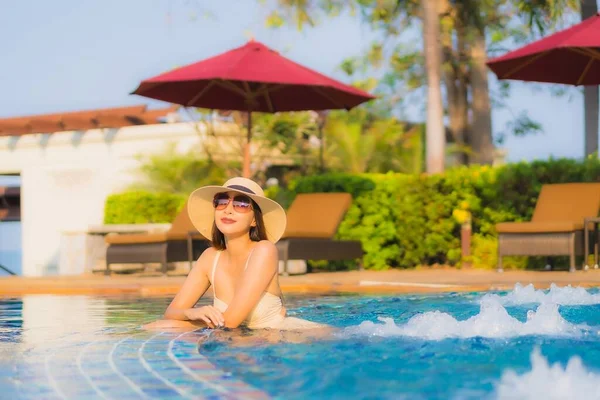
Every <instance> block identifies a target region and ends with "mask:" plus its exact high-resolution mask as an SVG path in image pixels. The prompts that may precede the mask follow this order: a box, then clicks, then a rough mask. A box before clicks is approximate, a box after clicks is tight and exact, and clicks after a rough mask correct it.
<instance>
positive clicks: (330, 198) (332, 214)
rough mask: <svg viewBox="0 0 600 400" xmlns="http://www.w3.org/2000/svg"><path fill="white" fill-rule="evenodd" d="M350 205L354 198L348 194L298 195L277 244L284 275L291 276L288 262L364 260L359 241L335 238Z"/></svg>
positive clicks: (288, 211)
mask: <svg viewBox="0 0 600 400" xmlns="http://www.w3.org/2000/svg"><path fill="white" fill-rule="evenodd" d="M351 204H352V196H351V195H350V194H349V193H306V194H298V195H297V196H296V198H295V199H294V201H293V203H292V205H291V206H290V207H289V209H288V210H287V218H288V222H287V228H286V231H285V233H284V235H283V238H282V239H281V240H280V241H279V242H278V243H277V248H278V250H279V259H280V260H282V261H283V275H287V274H288V261H289V260H328V261H332V260H355V259H362V256H363V249H362V243H361V242H360V241H355V240H335V239H334V236H335V234H336V232H337V230H338V227H339V225H340V223H341V222H342V219H343V218H344V216H345V215H346V212H347V211H348V209H349V208H350V205H351ZM361 261H362V260H361ZM359 262H360V261H359Z"/></svg>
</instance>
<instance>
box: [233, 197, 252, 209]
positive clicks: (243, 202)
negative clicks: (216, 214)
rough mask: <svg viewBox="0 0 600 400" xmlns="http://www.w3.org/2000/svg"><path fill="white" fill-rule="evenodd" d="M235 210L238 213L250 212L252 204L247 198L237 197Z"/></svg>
mask: <svg viewBox="0 0 600 400" xmlns="http://www.w3.org/2000/svg"><path fill="white" fill-rule="evenodd" d="M233 208H234V209H235V210H236V211H238V212H248V211H250V210H251V209H252V202H251V200H250V198H248V197H246V196H235V197H234V198H233Z"/></svg>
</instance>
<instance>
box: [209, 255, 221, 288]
mask: <svg viewBox="0 0 600 400" xmlns="http://www.w3.org/2000/svg"><path fill="white" fill-rule="evenodd" d="M220 256H221V251H217V255H216V256H215V261H213V267H212V273H211V277H210V283H212V286H213V294H214V296H215V297H217V289H216V286H215V271H216V269H217V264H218V263H219V257H220Z"/></svg>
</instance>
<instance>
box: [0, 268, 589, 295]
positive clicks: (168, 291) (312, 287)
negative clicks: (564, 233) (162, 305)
mask: <svg viewBox="0 0 600 400" xmlns="http://www.w3.org/2000/svg"><path fill="white" fill-rule="evenodd" d="M184 279H185V274H183V273H177V272H172V273H170V274H169V275H168V276H166V277H165V276H161V275H158V274H151V273H145V274H129V275H120V274H114V275H112V276H110V277H106V276H104V275H101V274H98V275H92V274H90V275H82V276H66V277H56V276H53V277H40V278H24V277H3V278H0V296H4V297H7V296H21V295H26V294H71V295H72V294H81V295H94V294H97V295H100V294H101V295H121V294H131V295H137V296H160V295H173V294H175V293H176V292H177V291H178V290H179V288H180V286H181V284H182V283H183V281H184ZM518 282H519V283H521V284H529V283H533V284H534V286H535V287H536V288H538V289H544V288H548V287H549V286H550V284H551V283H556V284H557V285H560V286H566V285H572V286H582V287H595V286H600V270H590V271H577V272H575V273H569V272H566V271H544V272H538V271H505V272H504V273H497V272H496V271H487V270H455V269H419V270H409V271H406V270H392V271H346V272H327V273H311V274H306V275H297V276H288V277H280V283H281V286H282V289H283V291H284V293H313V294H326V293H436V292H455V291H482V290H504V289H511V288H512V287H514V285H515V283H518Z"/></svg>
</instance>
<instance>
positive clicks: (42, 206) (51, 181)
mask: <svg viewBox="0 0 600 400" xmlns="http://www.w3.org/2000/svg"><path fill="white" fill-rule="evenodd" d="M202 128H203V127H202V126H200V128H198V129H195V128H194V126H193V125H192V124H190V123H186V122H183V123H175V124H158V125H145V126H135V127H126V128H121V129H104V130H99V129H98V130H90V131H86V132H60V133H54V134H32V135H24V136H20V137H18V136H13V137H0V174H2V173H5V174H6V173H20V174H21V185H22V186H21V187H22V189H21V196H22V198H21V212H22V251H23V275H25V276H42V275H48V274H55V273H59V274H65V275H68V274H77V273H81V272H83V271H82V270H81V269H78V270H61V269H60V265H59V259H60V251H61V240H64V235H65V234H69V233H70V234H72V233H73V232H77V231H82V232H83V231H85V230H87V228H88V227H89V226H90V225H100V224H102V223H103V211H104V202H105V200H106V197H107V196H108V195H109V194H111V193H114V192H118V191H121V190H123V189H124V188H126V187H127V186H128V185H129V184H130V183H132V182H133V181H134V180H135V179H136V169H137V167H138V166H139V161H138V160H137V157H138V156H139V155H140V154H146V155H147V154H151V153H160V152H163V151H165V149H166V148H167V147H168V145H169V143H175V144H176V146H177V147H176V148H177V150H179V151H182V152H185V151H187V150H189V149H191V148H194V147H198V148H199V147H200V146H201V145H202V144H203V143H205V140H206V136H205V130H204V129H202ZM236 140H237V141H238V142H239V139H235V140H233V141H232V139H231V137H230V139H229V140H227V139H226V138H224V141H223V142H222V143H221V141H220V142H219V150H221V151H223V152H224V153H229V152H231V151H234V152H235V151H236V149H235V145H234V144H235V141H236ZM232 143H233V144H232Z"/></svg>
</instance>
